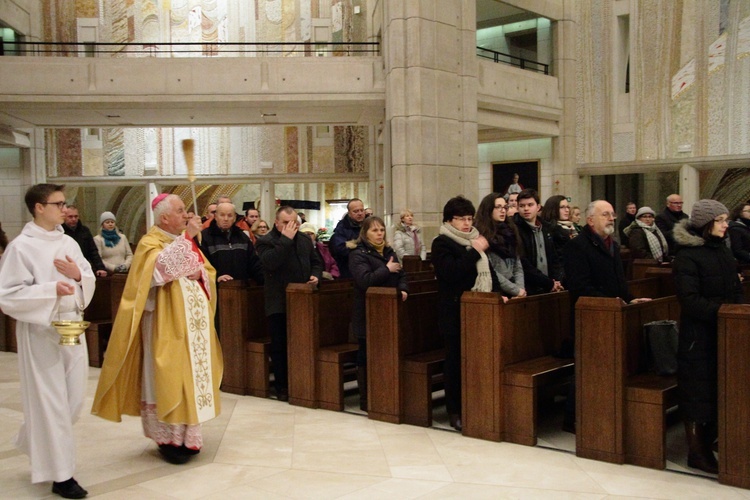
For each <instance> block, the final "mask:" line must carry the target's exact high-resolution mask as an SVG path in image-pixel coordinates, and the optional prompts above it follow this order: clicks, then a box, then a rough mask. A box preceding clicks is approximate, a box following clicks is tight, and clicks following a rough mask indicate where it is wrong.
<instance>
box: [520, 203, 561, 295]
mask: <svg viewBox="0 0 750 500" xmlns="http://www.w3.org/2000/svg"><path fill="white" fill-rule="evenodd" d="M541 208H542V206H541V205H540V204H539V194H538V193H537V192H536V190H534V189H524V190H523V191H521V192H520V193H519V194H518V213H517V214H516V215H514V216H513V221H514V222H515V223H516V227H517V228H518V234H519V235H520V236H521V243H522V245H523V255H522V257H521V263H522V264H523V275H524V281H525V283H526V292H527V293H528V294H529V295H538V294H540V293H550V292H559V291H562V290H563V286H562V284H561V283H560V281H561V280H562V276H563V267H562V263H561V262H560V259H559V258H558V256H557V252H556V251H555V243H554V242H553V241H552V237H551V236H550V233H549V230H548V229H547V227H546V226H545V225H544V224H542V221H541V219H540V218H539V211H540V210H541Z"/></svg>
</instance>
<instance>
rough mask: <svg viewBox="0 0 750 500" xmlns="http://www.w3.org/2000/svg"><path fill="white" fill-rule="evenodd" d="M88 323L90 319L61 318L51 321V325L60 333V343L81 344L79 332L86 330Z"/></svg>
mask: <svg viewBox="0 0 750 500" xmlns="http://www.w3.org/2000/svg"><path fill="white" fill-rule="evenodd" d="M90 324H91V322H90V321H83V320H80V319H71V320H65V319H63V320H57V321H53V322H52V326H53V327H54V328H55V330H57V333H58V334H59V335H60V342H59V344H60V345H81V338H80V337H81V334H83V332H85V331H86V328H88V327H89V325H90Z"/></svg>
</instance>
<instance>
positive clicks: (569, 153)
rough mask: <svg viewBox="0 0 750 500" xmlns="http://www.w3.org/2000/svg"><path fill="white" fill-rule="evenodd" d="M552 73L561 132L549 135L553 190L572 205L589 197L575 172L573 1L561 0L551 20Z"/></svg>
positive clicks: (585, 184)
mask: <svg viewBox="0 0 750 500" xmlns="http://www.w3.org/2000/svg"><path fill="white" fill-rule="evenodd" d="M552 38H553V43H554V49H553V54H554V59H553V61H552V70H553V75H554V76H556V77H557V79H558V82H559V91H560V101H561V102H562V118H561V120H560V135H559V136H557V137H553V138H552V182H551V186H552V192H551V193H550V194H552V195H554V194H563V195H565V196H569V197H570V198H571V200H572V203H573V204H574V205H577V206H579V207H585V206H586V205H587V204H588V203H589V202H590V201H591V187H590V185H591V182H590V179H585V181H582V180H581V179H579V178H578V174H577V173H576V166H577V165H576V87H575V85H576V44H575V39H576V22H575V2H574V1H573V0H563V18H562V19H560V20H558V21H557V22H556V23H554V24H553V37H552Z"/></svg>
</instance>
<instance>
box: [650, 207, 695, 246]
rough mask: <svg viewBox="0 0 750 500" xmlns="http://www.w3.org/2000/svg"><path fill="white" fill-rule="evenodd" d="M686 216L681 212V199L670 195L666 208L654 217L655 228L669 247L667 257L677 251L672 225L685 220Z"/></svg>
mask: <svg viewBox="0 0 750 500" xmlns="http://www.w3.org/2000/svg"><path fill="white" fill-rule="evenodd" d="M687 218H688V215H687V214H686V213H685V212H683V211H682V197H681V196H680V195H679V194H670V195H669V196H667V207H666V208H665V209H664V211H663V212H661V213H660V214H659V215H657V216H656V227H658V228H659V230H661V232H662V233H663V234H664V238H666V239H667V244H668V245H669V255H670V256H674V253H675V251H676V250H677V249H676V248H675V247H676V244H675V241H674V236H672V230H673V229H674V225H675V224H677V223H678V222H680V221H681V220H682V219H687Z"/></svg>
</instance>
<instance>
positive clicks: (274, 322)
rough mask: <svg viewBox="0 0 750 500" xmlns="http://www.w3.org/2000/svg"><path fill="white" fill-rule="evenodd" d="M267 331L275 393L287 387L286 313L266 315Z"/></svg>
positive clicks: (285, 390)
mask: <svg viewBox="0 0 750 500" xmlns="http://www.w3.org/2000/svg"><path fill="white" fill-rule="evenodd" d="M268 333H269V334H270V335H271V352H270V354H271V363H272V365H273V378H274V387H275V388H276V393H277V394H278V393H279V392H287V391H288V388H289V377H288V363H287V352H286V314H271V315H270V316H268Z"/></svg>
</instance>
